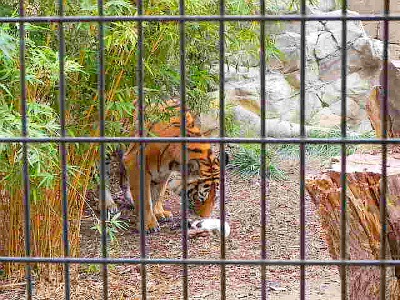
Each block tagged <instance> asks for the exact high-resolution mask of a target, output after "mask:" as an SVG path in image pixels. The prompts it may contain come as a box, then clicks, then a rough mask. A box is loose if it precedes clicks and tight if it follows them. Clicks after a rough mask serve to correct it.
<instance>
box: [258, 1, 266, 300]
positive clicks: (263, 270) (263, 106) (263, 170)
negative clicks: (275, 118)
mask: <svg viewBox="0 0 400 300" xmlns="http://www.w3.org/2000/svg"><path fill="white" fill-rule="evenodd" d="M260 14H261V15H262V16H265V0H260ZM260 27H261V28H260V78H261V82H260V95H261V137H262V138H265V137H266V128H265V116H266V102H265V68H266V65H265V21H264V20H261V21H260ZM265 146H266V145H265V144H264V143H262V144H261V168H260V172H261V191H260V192H261V195H260V197H261V198H260V199H261V204H260V205H261V218H260V220H261V259H266V258H267V250H266V248H267V242H266V226H267V225H266V223H267V220H266V218H267V208H266V206H267V201H266V194H267V186H266V174H267V172H266V159H265V157H266V149H265ZM266 282H267V278H266V267H265V265H261V299H262V300H265V299H267V285H266Z"/></svg>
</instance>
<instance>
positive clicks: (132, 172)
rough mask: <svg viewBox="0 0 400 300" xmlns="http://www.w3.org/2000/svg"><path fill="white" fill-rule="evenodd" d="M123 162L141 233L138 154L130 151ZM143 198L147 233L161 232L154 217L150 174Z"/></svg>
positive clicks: (146, 180)
mask: <svg viewBox="0 0 400 300" xmlns="http://www.w3.org/2000/svg"><path fill="white" fill-rule="evenodd" d="M123 161H124V164H125V167H126V170H127V177H128V180H129V186H130V191H131V195H132V198H133V200H134V202H135V212H136V215H137V220H138V222H137V228H138V230H139V231H140V229H141V222H142V220H141V219H140V209H141V203H140V202H141V201H140V198H141V195H140V176H137V174H140V167H139V164H137V163H136V162H137V152H135V151H128V152H127V153H125V155H124V158H123ZM143 198H144V199H143V200H144V201H143V202H144V218H145V224H144V229H145V231H146V233H152V232H157V231H159V230H160V226H159V224H158V221H157V218H156V216H155V215H154V210H153V205H152V201H151V179H150V176H149V175H148V174H146V175H145V182H144V195H143Z"/></svg>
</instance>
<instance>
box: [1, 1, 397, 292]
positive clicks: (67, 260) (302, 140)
mask: <svg viewBox="0 0 400 300" xmlns="http://www.w3.org/2000/svg"><path fill="white" fill-rule="evenodd" d="M384 3H385V4H384V13H383V15H359V16H348V15H347V1H346V0H344V1H343V3H342V15H341V16H317V15H314V16H308V15H306V5H305V0H302V1H301V7H300V15H266V14H265V1H264V0H260V14H259V15H251V16H250V15H248V16H233V15H226V14H225V9H224V6H225V3H224V0H220V15H215V16H195V15H191V16H189V15H185V9H184V7H185V3H184V0H180V2H179V11H180V15H179V16H146V15H144V14H143V3H142V1H141V0H138V2H137V5H138V6H137V7H138V14H137V15H136V16H104V12H103V1H102V0H98V16H65V14H64V7H63V1H62V0H59V2H58V5H59V15H58V16H44V17H35V16H25V11H24V5H23V0H20V5H19V17H0V23H7V22H8V23H19V25H20V26H19V34H20V65H21V67H20V68H21V71H20V79H21V100H22V101H21V115H22V132H21V137H20V138H14V137H13V138H11V137H1V138H0V142H1V143H11V142H20V143H22V145H23V148H22V150H23V156H22V158H23V162H24V167H23V178H24V184H23V187H24V205H25V253H26V256H25V257H0V261H3V262H14V263H24V264H26V280H27V298H28V299H32V274H31V271H32V270H31V266H30V264H31V263H39V262H42V263H62V264H64V266H65V270H64V278H65V299H69V298H70V274H69V265H70V264H72V263H75V264H85V263H98V264H102V265H103V269H102V276H103V298H104V299H107V298H108V277H107V265H108V264H140V265H141V278H142V279H141V280H142V299H146V265H148V264H180V265H182V266H183V276H182V278H183V282H182V284H183V297H184V299H187V298H188V277H187V274H188V269H187V267H188V265H210V264H212V265H220V266H221V298H222V299H225V298H226V274H225V266H226V265H258V266H261V270H262V272H261V273H262V275H261V298H262V299H266V295H267V293H266V274H265V267H266V266H299V267H300V298H301V299H305V283H306V281H305V268H306V267H307V266H313V265H318V266H327V265H336V266H340V275H341V294H342V299H346V298H347V280H346V267H347V266H380V268H381V290H380V296H381V299H385V297H386V267H387V266H397V265H400V261H398V260H385V259H386V239H385V237H386V214H387V207H386V205H387V203H386V183H387V180H386V173H387V172H386V163H387V145H390V144H400V139H390V140H389V139H387V122H386V121H387V110H388V105H387V96H388V92H387V88H388V66H387V62H388V38H389V21H400V16H396V15H390V11H389V1H387V0H386V1H385V2H384ZM323 20H325V21H329V20H332V21H341V23H342V45H341V46H342V50H341V51H342V70H341V80H342V82H341V86H342V91H341V98H342V105H341V117H342V120H341V138H336V139H321V138H307V137H306V135H305V126H304V124H305V105H306V103H305V76H306V73H305V66H306V56H305V45H306V40H305V33H306V31H305V28H306V21H323ZM349 20H361V21H383V24H384V27H383V28H384V31H383V32H384V34H383V39H384V47H383V48H384V50H383V91H384V97H383V98H384V103H383V105H382V107H381V116H382V138H376V139H359V140H352V139H349V138H347V134H346V88H347V82H346V75H347V72H346V67H347V55H346V44H347V30H346V29H347V21H349ZM112 21H135V22H137V23H138V37H139V39H138V45H139V46H138V47H139V51H138V61H137V63H138V68H137V70H138V71H137V81H138V87H139V90H138V108H139V109H138V119H139V134H138V136H135V137H106V136H105V115H104V108H105V99H104V91H105V76H104V63H105V61H104V60H105V57H104V23H105V22H112ZM144 21H147V22H159V21H166V22H173V21H178V22H179V24H180V26H179V30H180V58H181V60H180V73H181V82H180V86H181V89H180V92H181V106H180V110H181V137H179V138H155V137H146V136H145V132H144V90H143V78H144V71H143V51H144V47H143V41H144V38H145V37H144V35H143V26H142V22H144ZM197 21H210V22H219V23H220V27H219V28H220V29H219V35H220V43H219V53H220V54H219V58H220V59H219V67H220V68H219V70H220V72H219V76H220V93H219V102H220V137H219V138H188V137H186V130H185V122H186V119H185V113H184V112H185V110H186V99H185V95H186V91H185V69H186V66H185V22H197ZM226 21H258V22H260V77H261V82H260V91H261V104H262V105H261V119H262V120H263V121H264V120H265V116H266V101H265V68H266V64H265V25H266V23H267V22H268V21H300V22H301V45H300V48H301V58H300V61H301V73H300V79H301V80H300V81H301V89H300V99H301V100H300V123H301V124H300V125H301V127H300V137H299V138H281V139H271V138H267V137H266V128H265V122H261V138H229V137H225V119H224V115H225V114H224V105H225V100H224V98H225V97H224V75H225V74H224V55H225V48H224V44H225V43H224V34H225V27H224V23H225V22H226ZM25 22H57V23H59V28H58V36H59V47H60V50H59V64H60V65H59V66H60V74H59V76H60V84H59V89H60V95H59V101H60V125H61V136H60V137H46V138H31V137H29V135H28V130H27V113H26V111H27V106H26V82H25V75H26V67H25V52H26V45H25V25H24V24H25ZM66 22H97V23H98V26H99V32H98V38H99V52H98V76H99V77H98V92H99V100H100V116H99V117H100V137H68V136H66V130H65V74H64V56H65V41H64V29H63V23H66ZM45 142H56V143H59V144H60V154H61V165H62V182H61V188H62V208H63V242H64V255H65V257H64V258H46V257H31V245H30V230H31V228H30V222H29V219H30V203H29V191H30V186H29V172H28V154H27V153H28V152H27V151H28V143H45ZM68 142H82V143H83V142H86V143H99V144H100V156H101V158H100V177H101V195H100V200H101V228H102V239H101V243H102V247H101V248H102V258H72V257H69V242H68V195H67V190H66V182H67V162H66V154H67V153H66V147H65V143H68ZM123 142H139V143H140V161H141V167H140V179H141V185H140V195H141V199H140V202H141V209H140V220H141V232H140V259H126V258H124V259H116V258H109V257H108V255H107V239H106V234H105V220H106V211H105V180H104V179H105V145H104V143H123ZM153 142H175V143H181V144H182V168H181V172H182V175H183V176H182V178H183V187H186V184H187V182H186V176H185V174H186V168H187V166H186V163H185V162H186V161H187V156H186V143H187V142H200V143H201V142H204V143H209V142H211V143H218V144H220V148H221V151H220V161H221V185H220V187H221V188H220V208H221V209H220V218H221V229H222V230H221V231H222V234H221V253H220V257H221V259H220V260H200V259H197V260H196V259H188V255H187V251H188V249H187V237H188V236H187V230H188V228H187V222H186V221H187V214H186V210H187V202H186V201H187V200H186V197H185V195H184V193H182V197H181V208H182V228H183V231H182V259H180V260H176V259H147V258H146V237H145V233H144V229H145V228H144V218H145V213H144V205H143V203H144V177H145V174H144V173H145V165H144V163H145V161H144V147H145V143H153ZM226 143H259V144H260V146H261V153H262V155H261V158H260V159H261V174H262V176H261V195H260V199H261V201H260V206H261V259H259V260H227V259H226V258H225V250H226V249H225V248H226V247H225V234H224V233H225V226H224V225H225V222H224V221H225V184H224V183H225V159H224V158H225V153H224V145H225V144H226ZM266 144H298V145H299V147H300V259H299V260H290V261H285V260H268V259H267V253H266V242H267V241H266V206H267V195H268V191H267V182H266V180H267V173H268V172H267V170H266V167H265V147H266ZM307 144H338V145H341V157H342V159H341V178H340V182H341V187H342V188H341V196H340V198H341V225H340V226H341V254H340V260H325V261H318V260H307V259H306V253H305V245H306V241H305V222H306V220H305V146H306V145H307ZM350 144H380V145H382V181H381V204H383V205H381V206H380V209H381V211H380V215H381V222H382V230H381V253H380V260H362V261H361V260H348V254H347V226H346V222H347V210H346V184H345V183H346V145H350ZM183 190H185V189H183Z"/></svg>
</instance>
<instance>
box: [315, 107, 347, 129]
mask: <svg viewBox="0 0 400 300" xmlns="http://www.w3.org/2000/svg"><path fill="white" fill-rule="evenodd" d="M340 122H341V117H340V116H338V115H335V114H333V112H332V111H331V110H330V109H329V108H328V107H325V108H323V109H322V110H321V111H319V112H318V113H317V114H316V115H314V117H313V119H312V121H311V124H312V125H318V126H321V127H327V128H335V127H340Z"/></svg>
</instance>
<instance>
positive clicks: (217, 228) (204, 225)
mask: <svg viewBox="0 0 400 300" xmlns="http://www.w3.org/2000/svg"><path fill="white" fill-rule="evenodd" d="M189 231H192V236H196V235H197V234H198V235H202V233H204V232H209V233H213V234H218V235H220V234H221V220H219V219H202V220H196V221H189ZM230 233H231V228H230V226H229V224H228V222H225V238H227V237H228V236H229V235H230ZM189 234H190V232H189Z"/></svg>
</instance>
